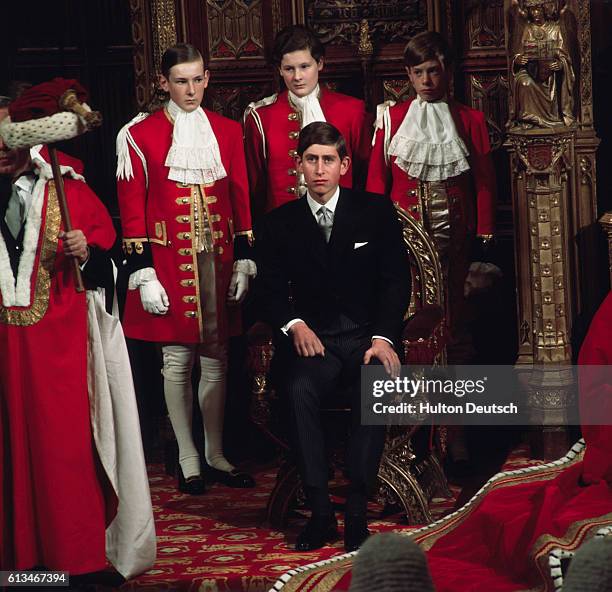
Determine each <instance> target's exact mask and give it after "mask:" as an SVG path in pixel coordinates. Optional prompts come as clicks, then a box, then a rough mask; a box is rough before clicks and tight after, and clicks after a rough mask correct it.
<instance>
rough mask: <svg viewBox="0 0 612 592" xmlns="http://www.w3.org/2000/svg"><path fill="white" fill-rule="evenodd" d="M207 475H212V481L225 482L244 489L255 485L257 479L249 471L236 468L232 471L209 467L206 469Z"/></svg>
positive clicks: (229, 485) (230, 485)
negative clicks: (245, 471)
mask: <svg viewBox="0 0 612 592" xmlns="http://www.w3.org/2000/svg"><path fill="white" fill-rule="evenodd" d="M206 473H207V476H208V477H210V480H211V481H216V482H217V483H223V484H224V485H227V486H228V487H238V488H242V489H248V488H250V487H255V479H253V477H251V475H249V474H248V473H244V472H243V471H239V470H238V469H234V470H232V471H220V470H219V469H213V467H208V469H207V470H206Z"/></svg>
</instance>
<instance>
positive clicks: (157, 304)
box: [140, 280, 170, 315]
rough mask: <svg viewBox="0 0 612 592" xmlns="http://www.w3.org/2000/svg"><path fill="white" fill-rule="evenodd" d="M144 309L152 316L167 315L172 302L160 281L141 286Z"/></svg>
mask: <svg viewBox="0 0 612 592" xmlns="http://www.w3.org/2000/svg"><path fill="white" fill-rule="evenodd" d="M140 301H141V302H142V307H143V308H144V309H145V310H146V311H147V312H150V313H151V314H158V315H165V314H166V313H167V312H168V307H169V306H170V301H169V300H168V295H167V294H166V290H164V287H163V286H162V285H161V283H160V281H159V280H149V281H148V282H145V283H144V284H141V285H140Z"/></svg>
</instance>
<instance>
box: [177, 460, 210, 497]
mask: <svg viewBox="0 0 612 592" xmlns="http://www.w3.org/2000/svg"><path fill="white" fill-rule="evenodd" d="M178 489H179V491H180V492H182V493H187V494H189V495H202V494H203V493H204V492H205V491H206V488H205V486H204V478H203V477H202V475H193V476H192V477H187V479H185V477H183V470H182V469H181V467H180V465H179V469H178Z"/></svg>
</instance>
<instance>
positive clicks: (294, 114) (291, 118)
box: [287, 111, 298, 121]
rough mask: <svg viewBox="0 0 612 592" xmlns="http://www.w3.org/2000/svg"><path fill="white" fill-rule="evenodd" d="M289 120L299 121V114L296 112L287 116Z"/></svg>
mask: <svg viewBox="0 0 612 592" xmlns="http://www.w3.org/2000/svg"><path fill="white" fill-rule="evenodd" d="M287 119H288V120H289V121H297V119H298V114H297V113H296V112H295V111H294V112H293V113H289V115H287Z"/></svg>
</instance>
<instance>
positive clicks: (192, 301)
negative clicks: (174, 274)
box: [183, 296, 197, 304]
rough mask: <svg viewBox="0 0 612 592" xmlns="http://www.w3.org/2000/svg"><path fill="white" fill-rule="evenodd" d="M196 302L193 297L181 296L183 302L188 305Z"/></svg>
mask: <svg viewBox="0 0 612 592" xmlns="http://www.w3.org/2000/svg"><path fill="white" fill-rule="evenodd" d="M196 300H197V298H196V297H195V296H183V302H187V303H188V304H193V303H194V302H196Z"/></svg>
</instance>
